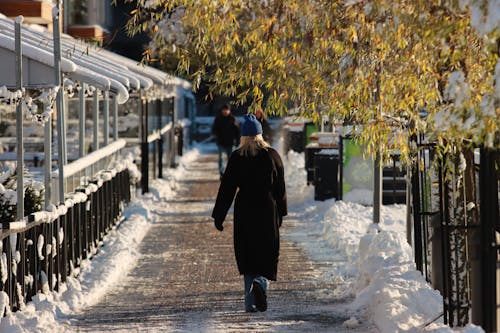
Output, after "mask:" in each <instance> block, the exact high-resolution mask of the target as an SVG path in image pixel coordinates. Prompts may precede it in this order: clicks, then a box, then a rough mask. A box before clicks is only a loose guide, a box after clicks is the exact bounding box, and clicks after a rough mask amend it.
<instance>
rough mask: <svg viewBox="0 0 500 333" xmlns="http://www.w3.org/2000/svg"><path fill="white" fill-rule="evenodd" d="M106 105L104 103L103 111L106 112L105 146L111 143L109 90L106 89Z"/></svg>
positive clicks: (104, 92)
mask: <svg viewBox="0 0 500 333" xmlns="http://www.w3.org/2000/svg"><path fill="white" fill-rule="evenodd" d="M103 94H104V105H103V113H104V124H103V125H104V129H103V134H104V146H107V145H108V143H109V91H108V90H104V91H103Z"/></svg>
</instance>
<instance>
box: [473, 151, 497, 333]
mask: <svg viewBox="0 0 500 333" xmlns="http://www.w3.org/2000/svg"><path fill="white" fill-rule="evenodd" d="M480 154H481V156H480V166H479V198H480V204H481V209H480V212H479V214H480V231H479V232H480V239H481V240H480V243H479V245H480V246H481V256H480V273H479V274H480V276H477V277H476V279H479V282H478V284H473V287H476V288H477V289H473V290H472V294H476V293H478V294H480V295H481V296H480V297H481V303H480V305H479V304H478V305H479V306H476V304H472V322H473V323H474V324H477V325H480V326H481V327H482V328H483V329H484V330H485V331H486V332H497V325H498V323H497V300H496V297H497V292H498V291H497V283H496V280H497V272H496V270H497V251H498V249H497V248H496V238H495V227H496V224H498V221H499V216H498V193H497V191H498V176H497V174H496V170H495V151H493V150H490V149H487V148H481V150H480Z"/></svg>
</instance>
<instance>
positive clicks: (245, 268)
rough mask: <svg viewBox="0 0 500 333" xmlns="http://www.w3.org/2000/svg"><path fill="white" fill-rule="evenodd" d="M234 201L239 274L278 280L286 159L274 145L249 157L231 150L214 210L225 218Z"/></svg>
mask: <svg viewBox="0 0 500 333" xmlns="http://www.w3.org/2000/svg"><path fill="white" fill-rule="evenodd" d="M237 190H238V194H237V195H236V200H235V203H234V252H235V255H236V262H237V264H238V270H239V271H240V274H256V275H262V276H265V277H266V278H268V279H270V280H276V274H277V271H278V256H279V227H280V226H281V221H282V220H283V219H282V218H283V216H285V215H286V214H287V202H286V191H285V179H284V173H283V163H282V161H281V158H280V156H279V154H278V153H277V152H276V151H275V150H274V149H272V148H268V149H259V152H258V154H257V155H256V156H253V157H247V156H242V155H241V154H240V150H239V149H237V150H236V151H234V152H233V153H232V154H231V157H230V159H229V162H228V164H227V168H226V171H225V172H224V175H223V177H222V181H221V184H220V187H219V193H218V194H217V201H216V202H215V207H214V210H213V212H212V217H213V218H214V219H215V220H216V221H223V220H224V219H225V218H226V214H227V211H228V210H229V208H230V207H231V204H232V202H233V199H234V196H235V194H236V191H237Z"/></svg>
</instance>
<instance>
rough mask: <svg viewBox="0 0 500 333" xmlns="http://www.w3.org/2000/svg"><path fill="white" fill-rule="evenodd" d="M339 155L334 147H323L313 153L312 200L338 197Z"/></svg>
mask: <svg viewBox="0 0 500 333" xmlns="http://www.w3.org/2000/svg"><path fill="white" fill-rule="evenodd" d="M339 176H340V172H339V156H338V151H336V150H334V149H323V150H320V151H319V152H317V153H316V154H315V155H314V200H317V201H324V200H327V199H331V198H338V197H339Z"/></svg>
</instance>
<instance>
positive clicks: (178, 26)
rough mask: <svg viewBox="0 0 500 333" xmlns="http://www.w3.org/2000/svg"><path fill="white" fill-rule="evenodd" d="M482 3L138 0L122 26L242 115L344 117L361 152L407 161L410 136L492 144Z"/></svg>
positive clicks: (486, 20) (490, 74)
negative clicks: (235, 104) (234, 103)
mask: <svg viewBox="0 0 500 333" xmlns="http://www.w3.org/2000/svg"><path fill="white" fill-rule="evenodd" d="M125 1H128V0H125ZM488 6H489V2H488V1H486V0H483V1H482V2H481V1H479V2H477V1H470V3H468V1H467V0H462V1H460V2H459V1H457V0H442V1H433V0H413V1H408V0H397V1H394V0H379V1H362V0H347V1H333V0H332V1H329V0H328V1H327V0H324V1H321V0H289V1H278V0H260V1H253V0H198V1H189V0H147V1H146V0H140V1H138V2H137V9H136V10H134V11H133V13H132V14H133V16H132V18H131V20H130V22H129V31H130V32H131V33H132V34H133V33H136V32H139V31H146V32H149V34H150V35H151V37H152V42H151V44H150V49H149V50H148V51H147V52H146V53H145V60H148V61H158V62H160V64H162V65H163V66H164V67H165V66H166V62H168V63H169V64H171V62H172V60H174V62H175V63H176V69H177V73H178V74H179V75H182V76H184V77H187V78H189V79H190V80H192V81H193V82H194V86H195V87H196V86H198V85H199V83H200V82H201V81H202V80H204V81H207V82H210V89H211V92H213V93H218V94H222V95H229V96H232V97H235V98H236V99H237V100H238V101H239V102H241V103H245V102H250V103H251V106H250V110H251V111H253V110H255V109H256V108H263V109H265V110H266V112H267V113H270V114H287V113H288V112H289V109H290V108H291V107H293V108H294V109H295V110H298V111H299V114H300V115H304V116H307V117H309V118H312V119H314V120H319V119H321V118H323V117H328V118H329V119H330V120H340V121H345V120H347V121H349V122H351V123H353V124H355V125H356V126H358V127H359V129H360V130H359V136H360V138H361V139H362V140H363V141H365V142H367V143H368V146H369V147H370V148H371V149H372V150H375V149H377V150H379V149H380V150H382V151H388V150H389V149H392V148H398V149H400V150H401V152H402V153H403V154H404V155H406V154H407V153H408V151H409V147H408V135H409V134H412V133H413V132H415V131H425V132H426V133H428V134H429V135H430V136H431V137H432V138H433V139H434V140H437V141H438V142H439V143H440V144H441V145H442V146H444V147H451V146H456V145H457V144H458V145H460V146H462V145H486V146H489V147H500V138H499V137H500V135H499V128H500V124H499V119H500V117H499V116H500V112H499V98H498V97H499V96H500V93H499V92H500V87H497V75H500V65H499V66H497V62H498V55H499V52H500V39H499V37H500V36H499V31H498V29H497V28H496V26H495V24H494V21H493V23H491V22H492V20H493V19H494V18H492V17H491V15H489V11H488ZM471 13H472V15H471ZM497 67H498V69H497ZM423 115H425V117H423Z"/></svg>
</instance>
